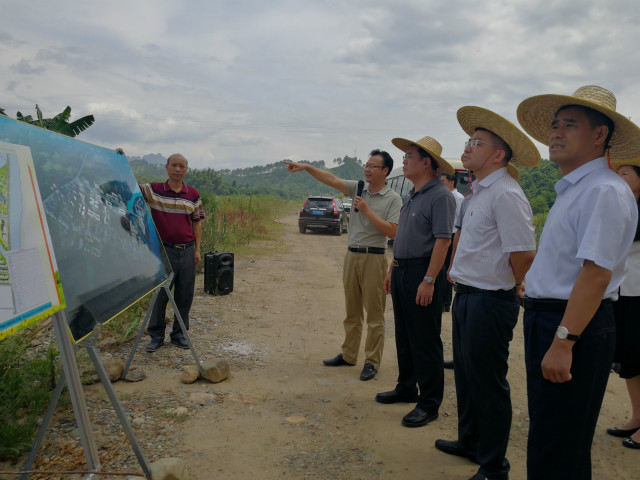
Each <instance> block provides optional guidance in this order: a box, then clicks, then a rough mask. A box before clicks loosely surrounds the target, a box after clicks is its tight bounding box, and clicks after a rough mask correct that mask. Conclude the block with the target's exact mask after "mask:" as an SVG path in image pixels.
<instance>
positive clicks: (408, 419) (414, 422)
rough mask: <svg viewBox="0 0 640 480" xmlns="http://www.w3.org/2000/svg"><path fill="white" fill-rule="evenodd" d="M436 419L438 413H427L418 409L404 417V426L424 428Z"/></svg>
mask: <svg viewBox="0 0 640 480" xmlns="http://www.w3.org/2000/svg"><path fill="white" fill-rule="evenodd" d="M436 418H438V414H437V413H431V412H425V411H424V410H421V409H419V408H418V407H416V408H414V409H413V410H411V411H410V412H409V413H407V414H406V415H405V416H404V418H403V419H402V425H404V426H405V427H409V428H416V427H424V426H425V425H427V424H428V423H431V422H433V421H434V420H435V419H436Z"/></svg>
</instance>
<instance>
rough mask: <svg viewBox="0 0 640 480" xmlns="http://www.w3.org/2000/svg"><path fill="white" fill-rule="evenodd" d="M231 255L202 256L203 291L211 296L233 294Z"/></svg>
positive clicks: (219, 253)
mask: <svg viewBox="0 0 640 480" xmlns="http://www.w3.org/2000/svg"><path fill="white" fill-rule="evenodd" d="M233 263H234V260H233V253H232V252H207V253H205V255H204V291H205V292H209V293H211V294H213V295H227V294H228V293H231V292H233Z"/></svg>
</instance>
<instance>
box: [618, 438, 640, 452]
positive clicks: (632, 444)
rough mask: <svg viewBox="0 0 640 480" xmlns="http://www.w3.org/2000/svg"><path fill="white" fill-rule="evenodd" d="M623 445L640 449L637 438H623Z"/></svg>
mask: <svg viewBox="0 0 640 480" xmlns="http://www.w3.org/2000/svg"><path fill="white" fill-rule="evenodd" d="M622 446H623V447H627V448H633V449H636V450H640V442H636V441H635V440H632V439H631V438H625V439H624V440H622Z"/></svg>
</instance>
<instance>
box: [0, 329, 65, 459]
mask: <svg viewBox="0 0 640 480" xmlns="http://www.w3.org/2000/svg"><path fill="white" fill-rule="evenodd" d="M28 347H29V341H28V339H27V338H26V337H25V336H23V335H14V336H12V337H9V338H6V339H5V340H3V341H2V343H1V344H0V418H2V422H0V460H8V459H13V458H16V457H17V456H19V455H20V454H22V453H24V452H27V451H29V449H30V448H31V445H32V444H33V440H34V437H35V433H36V430H37V428H38V417H39V416H40V415H42V414H43V413H44V411H45V410H46V408H47V404H48V403H49V399H50V398H51V393H52V392H53V389H54V388H55V386H56V379H57V377H58V375H59V372H60V365H59V364H58V362H57V361H56V357H57V356H58V350H57V349H56V348H55V347H54V346H51V345H50V346H49V347H48V348H47V350H46V352H45V354H44V356H35V357H33V358H32V356H31V355H29V354H28V352H27V349H28Z"/></svg>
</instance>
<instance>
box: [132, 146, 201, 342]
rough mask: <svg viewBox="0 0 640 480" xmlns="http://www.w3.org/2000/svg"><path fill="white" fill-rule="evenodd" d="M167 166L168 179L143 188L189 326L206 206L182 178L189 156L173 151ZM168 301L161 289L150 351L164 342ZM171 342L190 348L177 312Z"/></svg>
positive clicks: (150, 328) (152, 323) (151, 327)
mask: <svg viewBox="0 0 640 480" xmlns="http://www.w3.org/2000/svg"><path fill="white" fill-rule="evenodd" d="M165 168H166V170H167V175H168V176H169V179H168V180H167V181H166V182H164V183H161V182H152V183H145V184H141V185H140V190H141V191H142V196H143V197H144V199H145V200H146V201H147V204H148V205H149V209H150V210H151V216H152V217H153V222H154V223H155V225H156V229H157V230H158V233H159V235H160V239H161V240H162V244H163V245H164V248H165V251H166V252H167V257H168V258H169V262H170V263H171V268H172V269H173V284H172V285H173V287H174V290H173V297H174V300H175V302H176V305H177V306H178V311H179V312H180V316H181V317H182V320H183V321H184V325H185V327H186V328H187V330H188V329H189V310H190V309H191V302H192V301H193V291H194V286H195V281H196V267H197V266H198V264H199V263H200V238H201V236H202V223H200V222H201V221H202V220H203V219H204V210H203V209H202V201H201V200H200V194H199V193H198V191H197V190H196V189H195V188H193V187H189V186H188V185H186V184H185V183H184V182H183V181H182V180H183V179H184V177H185V175H186V174H187V170H188V162H187V159H186V158H185V157H184V156H183V155H180V154H179V153H176V154H173V155H171V156H170V157H169V158H168V159H167V164H166V165H165ZM168 301H169V298H168V297H167V294H166V293H165V291H164V290H160V292H159V294H158V298H157V299H156V303H155V305H154V306H153V311H152V312H151V319H150V320H149V326H148V327H147V331H148V332H149V336H150V337H151V342H149V344H148V345H147V346H146V350H147V352H155V351H156V350H157V349H158V348H160V346H161V345H162V344H163V343H164V334H165V328H166V323H165V313H166V309H167V302H168ZM171 343H173V344H174V345H176V346H178V347H180V348H184V349H187V348H189V344H188V343H187V341H186V340H185V338H184V335H183V334H182V330H181V328H180V323H179V322H178V320H177V318H176V317H175V316H174V320H173V328H172V330H171Z"/></svg>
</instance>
